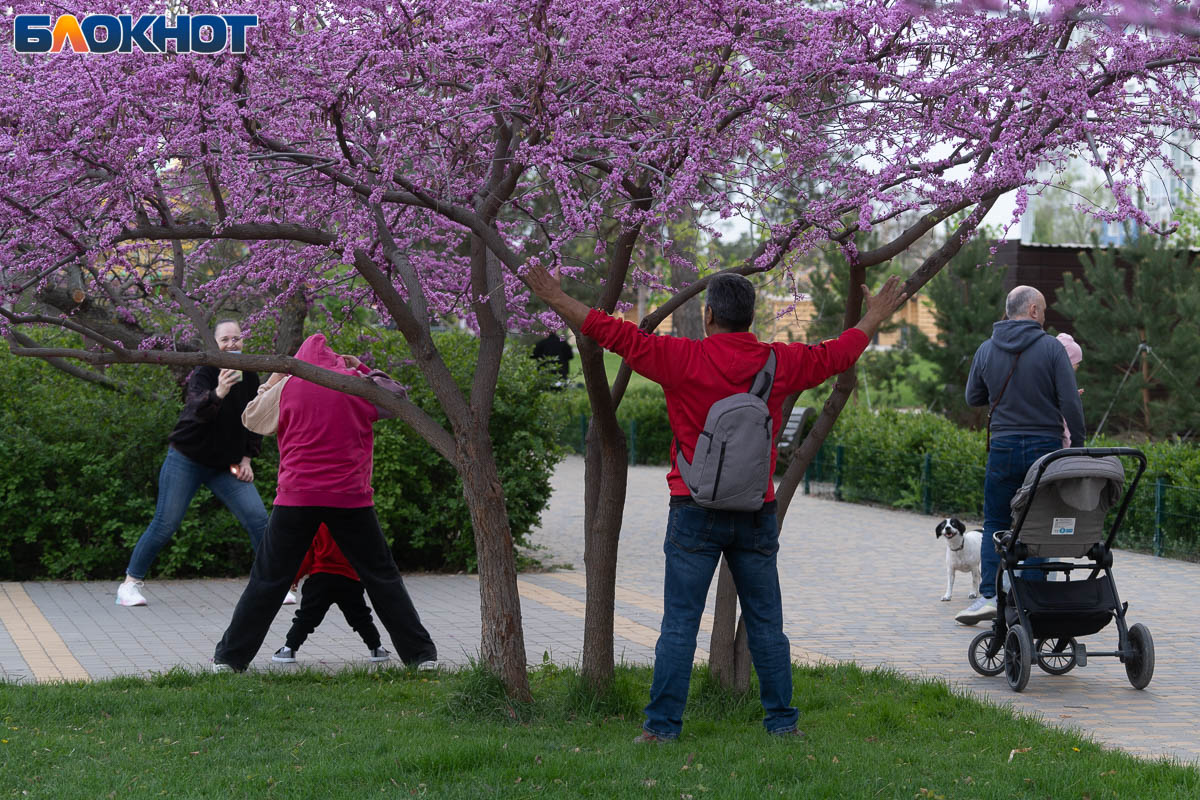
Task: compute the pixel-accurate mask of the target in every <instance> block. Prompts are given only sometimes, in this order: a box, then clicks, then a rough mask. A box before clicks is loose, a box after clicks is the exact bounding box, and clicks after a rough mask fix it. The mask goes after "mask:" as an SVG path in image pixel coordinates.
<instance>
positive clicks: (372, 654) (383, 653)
mask: <svg viewBox="0 0 1200 800" xmlns="http://www.w3.org/2000/svg"><path fill="white" fill-rule="evenodd" d="M391 657H392V654H391V653H389V652H388V651H387V650H386V649H384V648H382V647H372V648H371V649H370V650H368V651H367V658H369V659H371V660H372V661H387V660H388V659H389V658H391Z"/></svg>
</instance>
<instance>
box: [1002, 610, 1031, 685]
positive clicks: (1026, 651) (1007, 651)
mask: <svg viewBox="0 0 1200 800" xmlns="http://www.w3.org/2000/svg"><path fill="white" fill-rule="evenodd" d="M1032 670H1033V642H1031V641H1030V640H1029V634H1028V633H1026V632H1025V628H1023V627H1021V626H1020V625H1013V626H1012V627H1011V628H1009V629H1008V637H1007V638H1006V639H1005V640H1004V677H1005V678H1007V679H1008V686H1009V688H1010V689H1012V690H1013V691H1014V692H1020V691H1024V689H1025V685H1026V684H1028V683H1029V673H1030V672H1031V671H1032Z"/></svg>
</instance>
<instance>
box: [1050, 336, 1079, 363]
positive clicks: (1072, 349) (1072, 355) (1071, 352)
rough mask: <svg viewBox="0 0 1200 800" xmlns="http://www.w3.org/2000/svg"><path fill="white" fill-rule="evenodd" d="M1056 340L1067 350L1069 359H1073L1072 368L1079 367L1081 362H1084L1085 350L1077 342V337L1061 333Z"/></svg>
mask: <svg viewBox="0 0 1200 800" xmlns="http://www.w3.org/2000/svg"><path fill="white" fill-rule="evenodd" d="M1056 338H1057V339H1058V341H1060V342H1062V346H1063V347H1065V348H1066V350H1067V358H1069V359H1071V366H1072V367H1074V366H1078V364H1079V362H1081V361H1083V348H1082V347H1080V346H1079V343H1078V342H1076V341H1075V337H1074V336H1072V335H1071V334H1069V333H1060V334H1059V335H1058V336H1057V337H1056Z"/></svg>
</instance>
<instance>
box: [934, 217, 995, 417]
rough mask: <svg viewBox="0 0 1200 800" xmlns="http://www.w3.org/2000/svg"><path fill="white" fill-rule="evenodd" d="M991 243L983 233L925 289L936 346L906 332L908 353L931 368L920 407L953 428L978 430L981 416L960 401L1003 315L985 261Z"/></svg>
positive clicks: (990, 268) (991, 269)
mask: <svg viewBox="0 0 1200 800" xmlns="http://www.w3.org/2000/svg"><path fill="white" fill-rule="evenodd" d="M991 245H992V239H991V237H990V236H988V235H987V234H986V232H985V233H984V234H983V235H981V236H979V237H977V238H974V239H972V240H971V241H970V242H967V243H966V244H965V245H963V248H962V249H961V250H959V251H958V254H957V255H955V256H954V258H952V259H950V262H949V263H948V264H946V266H945V268H944V269H942V271H941V272H939V273H938V274H937V276H936V277H935V278H934V279H933V280H931V281H930V282H929V283H928V284H927V285H926V287H925V292H924V294H925V297H926V298H927V299H928V300H929V302H930V303H931V304H932V306H933V318H934V321H935V322H936V323H937V327H938V337H937V341H931V340H930V339H929V337H927V336H926V335H925V334H923V333H921V331H919V330H914V331H912V349H913V352H915V353H916V354H917V355H918V356H920V357H921V358H924V359H926V360H927V361H930V362H932V363H933V365H934V376H933V379H932V380H929V381H925V382H922V383H921V384H919V385H918V388H917V393H918V396H919V397H920V399H921V402H923V403H925V404H926V405H927V406H928V407H929V408H930V409H932V410H934V411H939V412H941V413H943V414H945V415H946V416H947V417H949V418H951V419H953V420H955V421H956V422H958V423H959V424H968V425H972V426H977V425H979V424H980V423H981V422H982V420H983V418H984V414H983V412H981V411H979V410H978V409H972V408H970V407H968V406H967V404H966V400H965V399H964V397H963V394H964V391H965V389H966V385H967V374H968V373H969V372H970V371H971V358H972V357H973V356H974V355H975V350H976V349H978V347H979V345H980V343H982V342H983V341H984V340H985V339H987V338H988V337H989V336H991V335H992V323H993V322H995V321H996V320H998V319H1000V317H1001V316H1002V315H1003V314H1004V270H1003V269H1001V268H998V267H996V266H995V265H994V264H992V263H990V262H991V253H990V248H991Z"/></svg>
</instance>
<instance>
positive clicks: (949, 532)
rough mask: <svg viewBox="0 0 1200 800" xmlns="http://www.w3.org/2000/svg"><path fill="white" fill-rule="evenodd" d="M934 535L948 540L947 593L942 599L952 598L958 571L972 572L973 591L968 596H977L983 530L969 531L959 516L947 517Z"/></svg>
mask: <svg viewBox="0 0 1200 800" xmlns="http://www.w3.org/2000/svg"><path fill="white" fill-rule="evenodd" d="M934 536H935V537H943V538H945V540H946V593H945V594H944V595H942V601H943V602H947V601H949V600H950V593H951V592H952V591H954V573H956V572H969V573H971V592H970V593H969V594H968V595H967V597H972V598H973V597H975V596H976V594H977V590H978V587H979V545H980V542H981V541H983V531H968V530H967V526H966V525H963V524H962V522H961V521H960V520H959V519H958V518H956V517H947V518H946V519H944V520H942V521H941V522H939V523H938V526H937V528H935V529H934Z"/></svg>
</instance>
